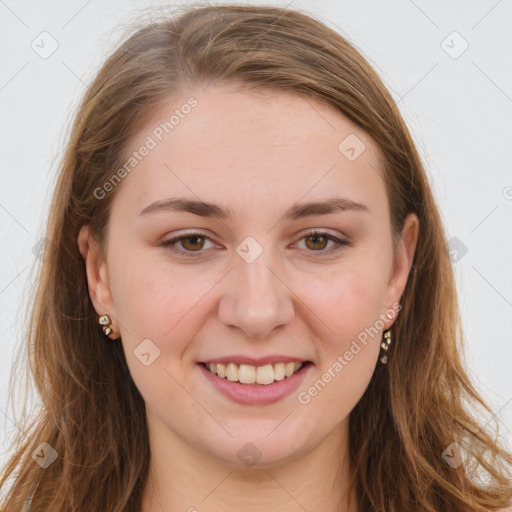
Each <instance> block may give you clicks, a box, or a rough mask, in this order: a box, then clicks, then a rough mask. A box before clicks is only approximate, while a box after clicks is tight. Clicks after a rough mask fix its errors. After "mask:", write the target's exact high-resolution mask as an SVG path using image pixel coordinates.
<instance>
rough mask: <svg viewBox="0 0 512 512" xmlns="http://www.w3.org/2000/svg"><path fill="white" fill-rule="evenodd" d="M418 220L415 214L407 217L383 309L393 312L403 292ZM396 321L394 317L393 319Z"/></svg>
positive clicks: (388, 326)
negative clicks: (394, 305)
mask: <svg viewBox="0 0 512 512" xmlns="http://www.w3.org/2000/svg"><path fill="white" fill-rule="evenodd" d="M418 234H419V220H418V217H417V216H416V214H414V213H410V214H409V215H407V217H406V218H405V221H404V226H403V228H402V233H401V234H400V239H399V240H398V243H397V249H396V256H395V260H394V263H393V268H392V270H391V275H390V278H389V282H388V290H387V294H386V303H385V307H386V309H388V310H395V309H396V308H393V304H398V303H399V302H400V298H401V297H402V294H403V292H404V290H405V285H406V284H407V278H408V277H409V273H410V270H411V267H412V262H413V260H414V253H415V251H416V244H417V242H418ZM394 318H395V319H396V316H395V317H394ZM393 322H394V320H389V321H388V322H387V323H389V325H386V327H385V329H389V328H390V327H391V325H392V324H393Z"/></svg>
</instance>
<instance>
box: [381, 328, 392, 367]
mask: <svg viewBox="0 0 512 512" xmlns="http://www.w3.org/2000/svg"><path fill="white" fill-rule="evenodd" d="M389 345H391V329H388V330H387V331H386V332H385V333H384V340H383V341H382V343H381V344H380V348H381V349H382V350H383V351H384V352H387V351H388V348H389ZM380 362H381V363H382V364H387V363H388V356H387V354H384V355H383V356H382V357H381V358H380Z"/></svg>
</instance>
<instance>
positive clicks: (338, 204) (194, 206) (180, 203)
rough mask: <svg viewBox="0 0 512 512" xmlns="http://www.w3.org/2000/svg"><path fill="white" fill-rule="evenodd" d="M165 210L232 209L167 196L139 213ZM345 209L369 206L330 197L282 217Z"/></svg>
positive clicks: (224, 212) (218, 214)
mask: <svg viewBox="0 0 512 512" xmlns="http://www.w3.org/2000/svg"><path fill="white" fill-rule="evenodd" d="M167 210H172V211H178V212H179V211H182V212H189V213H192V214H194V215H198V216H200V217H215V218H219V219H229V218H232V217H233V213H232V211H231V210H230V209H228V208H224V207H222V206H220V205H216V204H213V203H208V202H205V201H197V200H195V199H187V198H168V199H162V200H160V201H155V202H154V203H151V204H150V205H149V206H146V207H145V208H144V209H143V210H142V211H141V212H140V213H139V215H145V214H147V213H150V212H156V211H167ZM347 210H348V211H349V210H356V211H362V212H368V211H369V208H368V207H367V206H366V205H364V204H362V203H358V202H356V201H352V200H351V199H348V198H346V197H331V198H329V199H326V200H325V201H321V202H310V203H303V204H297V205H293V206H291V207H290V208H288V210H286V211H285V213H284V215H283V218H285V219H291V220H297V219H302V218H305V217H313V216H320V215H327V214H329V213H335V212H337V211H347Z"/></svg>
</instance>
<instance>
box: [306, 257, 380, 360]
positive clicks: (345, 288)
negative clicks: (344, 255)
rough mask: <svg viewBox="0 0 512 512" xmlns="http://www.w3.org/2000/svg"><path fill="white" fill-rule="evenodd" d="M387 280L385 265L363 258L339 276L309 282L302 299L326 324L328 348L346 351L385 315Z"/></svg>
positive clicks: (324, 335)
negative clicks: (383, 306)
mask: <svg viewBox="0 0 512 512" xmlns="http://www.w3.org/2000/svg"><path fill="white" fill-rule="evenodd" d="M386 277H387V269H386V268H384V265H383V264H380V263H379V262H378V261H376V260H375V261H372V260H371V259H366V258H364V257H361V258H354V259H353V260H351V261H348V260H347V264H346V265H341V266H340V267H339V268H338V269H337V270H336V272H331V273H329V275H324V276H321V275H320V274H318V275H317V278H316V279H314V280H308V283H307V286H304V288H303V292H302V294H301V295H302V296H304V297H306V300H305V302H306V303H307V305H308V306H309V307H310V308H311V310H313V311H314V313H315V314H316V315H317V316H318V318H319V319H320V320H322V321H323V322H324V323H325V330H323V331H322V339H323V340H325V344H326V345H327V346H328V347H330V346H331V345H333V346H334V348H336V349H337V350H343V349H344V348H345V346H346V345H347V344H348V345H350V341H351V340H352V339H355V338H356V337H357V336H358V334H359V333H360V332H362V331H363V330H364V329H365V328H369V327H371V326H373V325H375V322H376V321H377V320H378V319H379V315H380V313H381V312H382V311H381V308H382V303H383V299H384V297H385V294H386V284H387V279H386ZM332 348H333V347H330V348H329V349H332Z"/></svg>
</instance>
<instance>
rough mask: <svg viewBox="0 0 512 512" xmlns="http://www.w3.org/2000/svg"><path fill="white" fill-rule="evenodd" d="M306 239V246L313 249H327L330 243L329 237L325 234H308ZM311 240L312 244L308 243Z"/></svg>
mask: <svg viewBox="0 0 512 512" xmlns="http://www.w3.org/2000/svg"><path fill="white" fill-rule="evenodd" d="M305 240H306V246H307V247H308V249H312V250H316V251H318V250H320V251H321V250H322V249H325V247H326V245H327V243H328V239H327V237H325V236H323V235H315V234H314V235H308V236H306V237H305ZM309 240H310V241H311V244H308V241H309Z"/></svg>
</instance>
